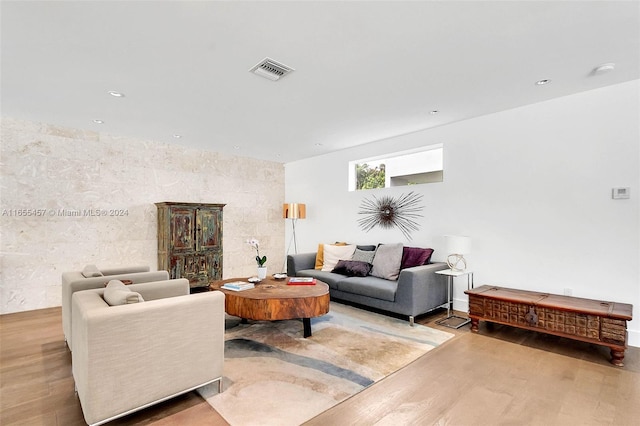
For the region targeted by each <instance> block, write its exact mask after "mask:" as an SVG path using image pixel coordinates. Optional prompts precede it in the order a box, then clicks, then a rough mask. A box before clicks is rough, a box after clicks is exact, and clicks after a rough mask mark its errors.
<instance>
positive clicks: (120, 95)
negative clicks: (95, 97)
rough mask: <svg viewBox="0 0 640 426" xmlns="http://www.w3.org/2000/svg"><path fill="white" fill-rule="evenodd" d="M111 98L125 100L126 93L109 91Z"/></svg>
mask: <svg viewBox="0 0 640 426" xmlns="http://www.w3.org/2000/svg"><path fill="white" fill-rule="evenodd" d="M109 94H110V95H111V96H115V97H116V98H124V93H120V92H116V91H115V90H111V91H109Z"/></svg>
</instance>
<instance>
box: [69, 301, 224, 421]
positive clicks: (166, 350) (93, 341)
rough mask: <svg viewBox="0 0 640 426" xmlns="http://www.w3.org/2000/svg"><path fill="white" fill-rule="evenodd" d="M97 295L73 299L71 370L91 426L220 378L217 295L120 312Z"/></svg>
mask: <svg viewBox="0 0 640 426" xmlns="http://www.w3.org/2000/svg"><path fill="white" fill-rule="evenodd" d="M102 292H103V290H96V291H86V292H78V293H76V294H74V296H73V334H74V339H73V351H72V357H73V359H72V369H73V377H74V380H75V382H76V387H77V391H78V396H79V398H80V401H81V403H82V409H83V412H84V415H85V420H86V421H87V422H88V423H89V424H93V423H96V422H98V421H101V420H104V419H107V418H110V417H113V416H116V415H118V414H121V413H124V412H127V411H129V410H133V409H135V408H137V407H141V406H144V405H145V404H148V403H151V402H154V401H157V400H160V399H162V398H165V397H167V396H170V395H175V394H178V393H181V392H184V391H186V390H190V389H192V388H194V387H197V386H199V385H202V384H204V383H207V382H210V381H213V380H216V379H217V378H220V377H221V376H222V369H223V363H224V294H223V293H222V292H220V291H211V292H206V293H199V294H192V295H185V296H178V297H169V298H164V299H158V300H152V301H149V302H142V303H135V304H130V305H120V306H108V305H107V304H106V303H104V300H103V299H102V297H101V296H100V294H101V293H102Z"/></svg>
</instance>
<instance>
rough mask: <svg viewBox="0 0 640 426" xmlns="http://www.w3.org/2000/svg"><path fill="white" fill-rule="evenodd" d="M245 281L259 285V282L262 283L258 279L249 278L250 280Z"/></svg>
mask: <svg viewBox="0 0 640 426" xmlns="http://www.w3.org/2000/svg"><path fill="white" fill-rule="evenodd" d="M247 281H249V282H250V283H254V284H256V283H259V282H260V281H262V280H261V279H260V278H258V277H251V278H247Z"/></svg>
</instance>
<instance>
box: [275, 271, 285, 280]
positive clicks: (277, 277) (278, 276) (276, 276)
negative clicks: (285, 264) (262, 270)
mask: <svg viewBox="0 0 640 426" xmlns="http://www.w3.org/2000/svg"><path fill="white" fill-rule="evenodd" d="M285 278H287V274H284V273H279V274H273V279H274V280H278V281H281V280H284V279H285Z"/></svg>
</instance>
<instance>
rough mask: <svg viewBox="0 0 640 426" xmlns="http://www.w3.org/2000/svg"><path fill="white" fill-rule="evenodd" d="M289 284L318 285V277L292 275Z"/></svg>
mask: <svg viewBox="0 0 640 426" xmlns="http://www.w3.org/2000/svg"><path fill="white" fill-rule="evenodd" d="M287 284H288V285H316V279H315V278H312V277H291V278H289V282H288V283H287Z"/></svg>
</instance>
